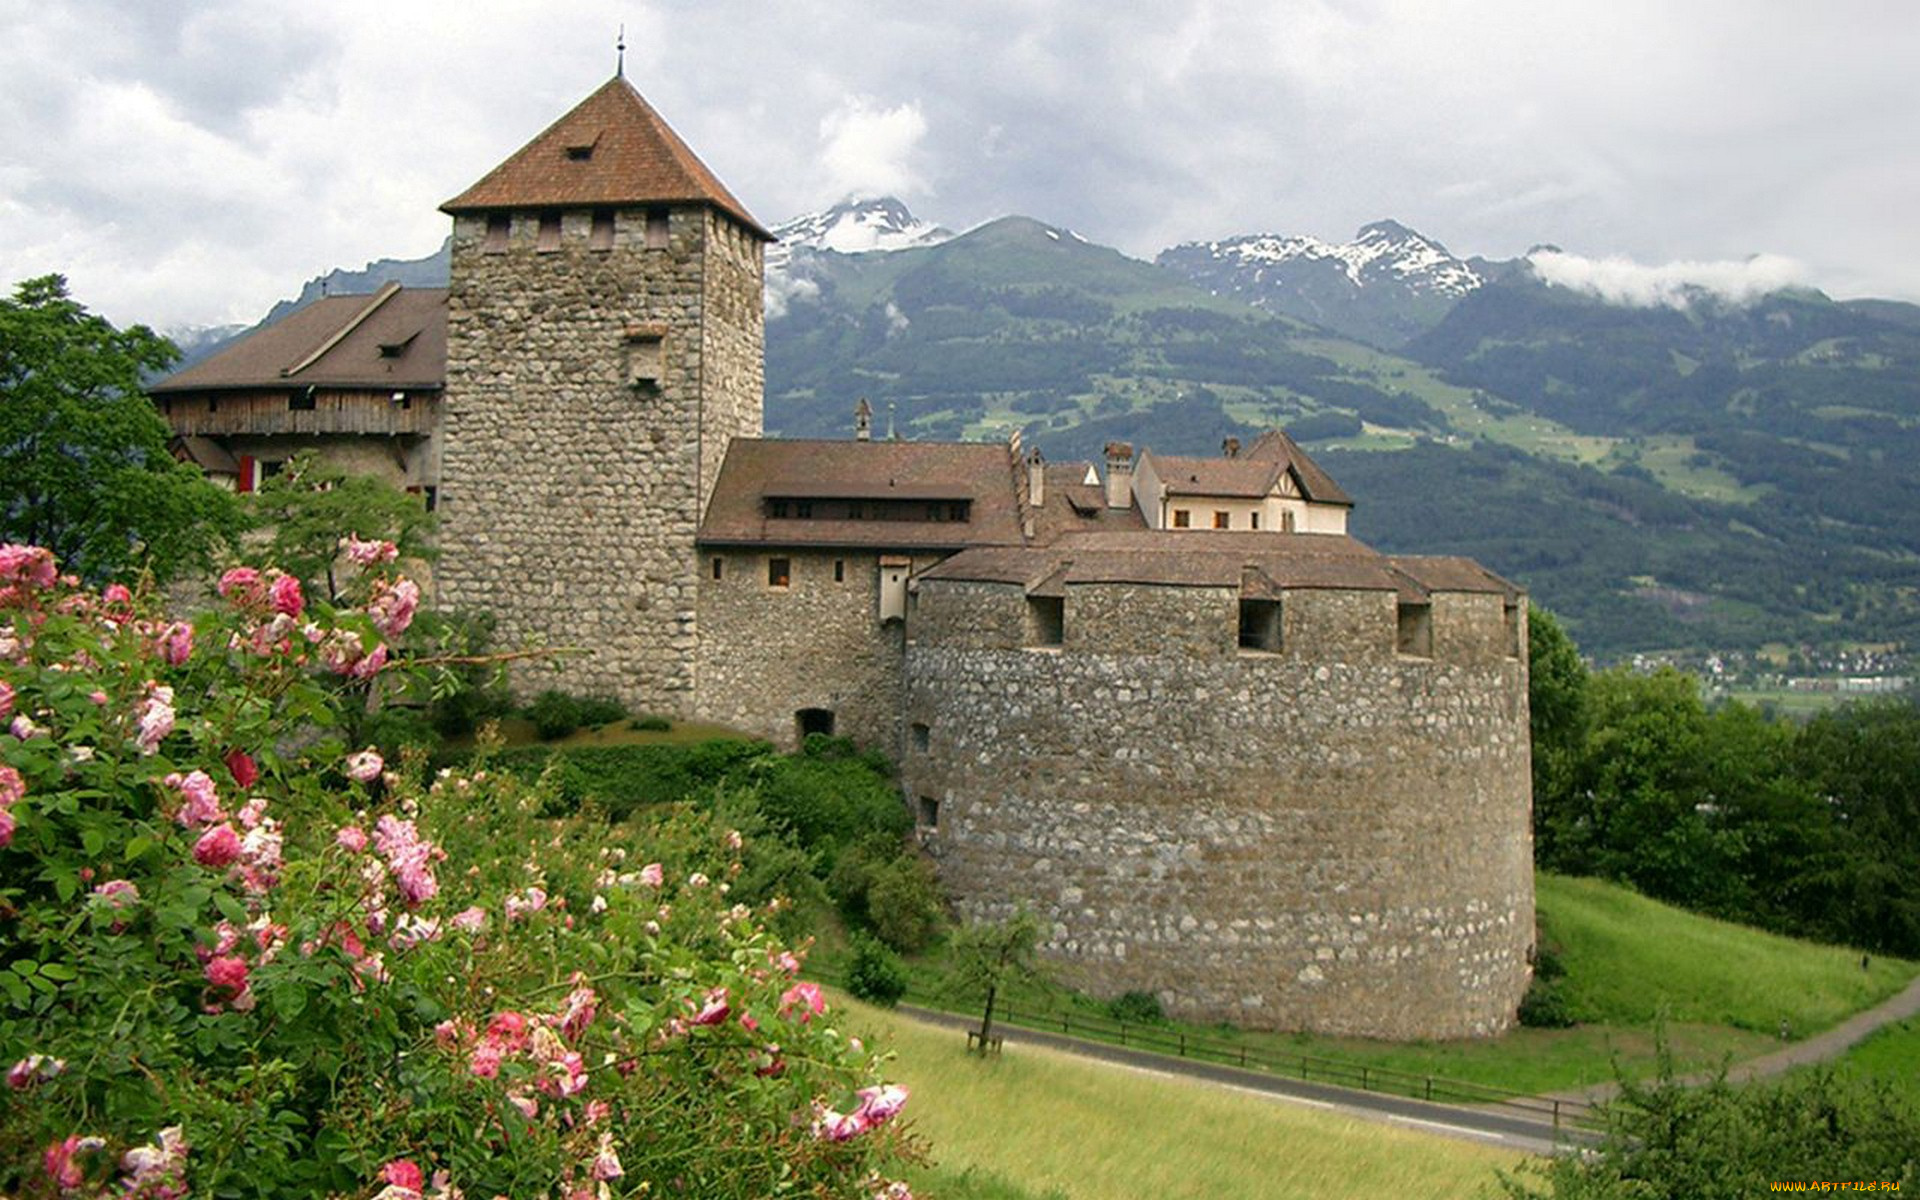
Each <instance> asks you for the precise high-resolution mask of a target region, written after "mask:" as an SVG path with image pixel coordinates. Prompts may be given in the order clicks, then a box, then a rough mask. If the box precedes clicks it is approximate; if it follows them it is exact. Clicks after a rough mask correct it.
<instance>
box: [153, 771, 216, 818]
mask: <svg viewBox="0 0 1920 1200" xmlns="http://www.w3.org/2000/svg"><path fill="white" fill-rule="evenodd" d="M161 782H162V783H164V784H166V785H167V786H168V787H170V788H173V789H174V790H175V791H177V792H179V793H180V797H181V800H182V803H181V805H180V811H179V812H177V813H175V814H173V819H174V820H175V821H178V822H179V823H180V825H181V826H182V827H183V828H186V829H192V828H194V827H196V826H200V825H211V824H213V823H214V822H215V821H224V820H226V818H227V814H226V813H224V812H222V811H221V809H220V795H219V793H218V792H216V791H215V790H214V786H213V780H212V779H211V778H210V777H209V776H208V775H207V773H206V772H205V771H189V772H188V773H187V774H185V775H182V774H180V773H179V772H178V771H175V772H174V773H173V774H171V775H168V776H167V777H166V778H165V779H163V780H161Z"/></svg>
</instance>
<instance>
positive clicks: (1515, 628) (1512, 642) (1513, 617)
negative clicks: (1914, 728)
mask: <svg viewBox="0 0 1920 1200" xmlns="http://www.w3.org/2000/svg"><path fill="white" fill-rule="evenodd" d="M1506 619H1507V657H1508V658H1519V657H1520V627H1521V625H1522V622H1521V620H1520V606H1519V605H1518V604H1516V603H1514V602H1513V601H1508V602H1507V609H1506Z"/></svg>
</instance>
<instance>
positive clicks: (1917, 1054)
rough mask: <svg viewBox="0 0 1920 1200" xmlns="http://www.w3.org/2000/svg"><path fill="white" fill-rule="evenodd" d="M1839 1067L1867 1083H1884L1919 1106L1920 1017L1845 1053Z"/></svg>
mask: <svg viewBox="0 0 1920 1200" xmlns="http://www.w3.org/2000/svg"><path fill="white" fill-rule="evenodd" d="M1840 1062H1841V1065H1842V1066H1843V1067H1845V1068H1847V1069H1848V1070H1851V1071H1855V1072H1857V1073H1859V1074H1861V1075H1864V1076H1866V1077H1868V1078H1870V1079H1884V1080H1886V1081H1887V1082H1888V1083H1891V1084H1892V1085H1893V1086H1895V1087H1897V1088H1899V1089H1900V1090H1901V1091H1903V1092H1905V1093H1906V1094H1907V1095H1908V1096H1909V1097H1910V1098H1911V1099H1912V1100H1913V1101H1914V1102H1915V1103H1920V1017H1909V1018H1908V1019H1906V1020H1904V1021H1899V1022H1896V1023H1894V1024H1892V1025H1888V1026H1887V1027H1886V1028H1884V1029H1882V1030H1880V1031H1879V1032H1878V1033H1875V1034H1874V1035H1873V1036H1871V1037H1869V1038H1868V1039H1867V1040H1866V1041H1864V1042H1861V1043H1860V1044H1859V1045H1857V1046H1855V1047H1854V1048H1853V1049H1851V1050H1849V1051H1847V1053H1846V1056H1845V1057H1844V1058H1842V1059H1841V1060H1840Z"/></svg>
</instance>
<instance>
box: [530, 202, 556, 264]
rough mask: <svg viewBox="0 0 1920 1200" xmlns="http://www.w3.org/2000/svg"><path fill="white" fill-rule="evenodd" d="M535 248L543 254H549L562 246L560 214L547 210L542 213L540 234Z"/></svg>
mask: <svg viewBox="0 0 1920 1200" xmlns="http://www.w3.org/2000/svg"><path fill="white" fill-rule="evenodd" d="M533 248H534V249H535V250H538V251H540V252H541V253H542V254H548V253H551V252H553V251H555V250H558V249H559V248H560V214H559V213H557V212H547V213H541V214H540V236H539V239H538V240H537V241H535V242H534V245H533Z"/></svg>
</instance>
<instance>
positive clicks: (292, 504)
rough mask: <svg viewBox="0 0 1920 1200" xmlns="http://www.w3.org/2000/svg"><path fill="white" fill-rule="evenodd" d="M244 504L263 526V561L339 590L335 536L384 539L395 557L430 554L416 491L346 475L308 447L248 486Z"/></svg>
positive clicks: (333, 592)
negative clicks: (269, 534) (258, 484)
mask: <svg viewBox="0 0 1920 1200" xmlns="http://www.w3.org/2000/svg"><path fill="white" fill-rule="evenodd" d="M248 507H249V508H250V509H251V515H252V516H253V518H254V519H255V520H256V521H258V522H259V523H261V524H263V525H266V526H269V527H271V529H272V531H273V538H272V541H271V542H269V543H268V544H267V546H266V548H265V551H264V554H263V558H264V560H265V561H268V562H272V563H275V564H277V565H279V566H280V567H281V568H282V569H283V570H286V571H288V572H290V573H292V574H294V575H297V576H299V577H300V578H301V579H303V580H305V581H307V582H308V583H311V584H314V585H318V586H323V587H324V588H325V591H326V595H327V598H328V599H330V600H338V599H339V598H340V583H339V579H338V575H337V571H336V567H337V565H338V563H339V559H340V542H341V539H342V538H343V537H347V536H351V537H356V538H359V539H360V540H361V541H363V542H392V543H393V544H394V545H395V547H397V549H398V553H399V556H400V558H401V560H402V561H417V560H423V559H428V558H431V557H432V556H433V550H432V547H431V545H430V543H429V538H430V536H431V535H432V532H433V515H432V514H431V513H429V512H427V509H426V505H425V504H423V503H422V502H421V500H420V498H419V497H418V496H410V495H408V494H407V493H405V492H403V491H401V490H400V489H398V488H396V487H394V486H392V485H391V484H388V483H385V482H383V481H382V480H379V479H375V478H374V477H373V476H371V475H350V474H348V473H347V472H345V471H343V470H341V469H340V468H338V467H335V466H333V465H331V464H329V463H325V462H322V461H321V460H320V459H318V458H316V457H315V456H314V455H313V454H311V453H303V454H296V455H294V456H293V457H292V458H290V459H288V460H287V463H286V466H285V467H284V468H283V469H282V470H281V471H280V473H279V474H277V475H275V476H274V477H273V478H271V479H269V480H268V481H267V482H266V485H265V486H264V487H262V488H261V489H260V490H259V491H258V492H256V493H254V496H253V499H252V501H251V502H250V503H249V505H248Z"/></svg>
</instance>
